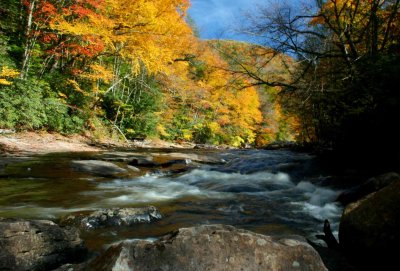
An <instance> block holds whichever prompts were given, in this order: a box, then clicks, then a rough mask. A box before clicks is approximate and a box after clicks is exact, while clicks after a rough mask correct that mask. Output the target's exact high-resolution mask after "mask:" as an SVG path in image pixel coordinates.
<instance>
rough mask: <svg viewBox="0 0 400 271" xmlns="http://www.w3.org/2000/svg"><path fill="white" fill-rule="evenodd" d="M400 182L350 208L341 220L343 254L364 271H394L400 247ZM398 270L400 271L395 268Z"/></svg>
mask: <svg viewBox="0 0 400 271" xmlns="http://www.w3.org/2000/svg"><path fill="white" fill-rule="evenodd" d="M399 229H400V182H398V181H396V182H393V183H392V184H390V185H388V186H387V187H385V188H383V189H381V190H379V191H378V192H375V193H372V194H370V195H368V196H366V197H364V198H363V199H361V200H359V201H357V202H355V203H352V204H349V205H348V206H347V207H346V209H345V210H344V212H343V215H342V218H341V220H340V228H339V241H340V246H341V248H342V249H343V251H344V252H345V253H346V254H347V255H348V257H349V258H350V259H352V260H354V262H355V263H357V265H358V266H360V267H362V268H363V269H362V270H392V268H390V266H396V265H397V264H398V262H397V261H398V259H397V257H398V246H399V243H400V230H399ZM395 269H396V268H395Z"/></svg>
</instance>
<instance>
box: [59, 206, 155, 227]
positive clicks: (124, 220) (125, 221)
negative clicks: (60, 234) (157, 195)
mask: <svg viewBox="0 0 400 271" xmlns="http://www.w3.org/2000/svg"><path fill="white" fill-rule="evenodd" d="M161 217H162V216H161V214H160V212H159V211H158V209H157V208H156V207H153V206H149V207H143V208H112V209H102V210H99V211H95V212H91V213H78V214H73V215H69V216H67V217H65V218H63V219H62V220H61V224H62V225H74V226H77V227H79V228H81V229H83V230H93V229H98V228H103V227H116V226H131V225H134V224H139V223H151V222H153V221H157V220H159V219H161Z"/></svg>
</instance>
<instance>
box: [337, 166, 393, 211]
mask: <svg viewBox="0 0 400 271" xmlns="http://www.w3.org/2000/svg"><path fill="white" fill-rule="evenodd" d="M397 181H400V175H399V174H397V173H395V172H389V173H385V174H382V175H380V176H377V177H373V178H371V179H369V180H368V181H366V182H365V183H363V184H361V185H359V186H356V187H354V188H353V189H350V190H347V191H344V192H343V193H341V194H340V195H339V196H338V199H337V201H339V202H340V203H342V204H343V205H347V204H349V203H351V202H355V201H357V200H359V199H361V198H363V197H364V196H366V195H368V194H371V193H373V192H376V191H379V190H380V189H382V188H384V187H386V186H388V185H390V184H391V183H393V182H397Z"/></svg>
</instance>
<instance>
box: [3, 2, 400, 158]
mask: <svg viewBox="0 0 400 271" xmlns="http://www.w3.org/2000/svg"><path fill="white" fill-rule="evenodd" d="M311 2H312V3H311V4H310V6H309V7H304V8H303V10H301V11H294V10H292V9H291V7H290V6H289V5H285V4H282V5H278V6H268V7H267V6H266V7H264V8H260V9H258V12H257V13H255V14H253V16H247V17H245V18H244V19H246V20H247V25H248V27H247V29H246V32H247V33H250V34H251V35H254V36H256V37H258V39H257V40H258V41H259V42H258V44H257V45H255V44H248V43H243V42H235V41H223V40H220V41H217V40H214V41H212V40H211V41H204V40H201V39H200V38H199V37H198V35H197V33H196V32H197V31H196V26H195V25H194V24H193V22H192V20H191V19H190V18H188V16H187V10H188V8H189V6H190V1H188V0H168V1H165V0H164V1H161V0H153V1H145V0H138V1H116V0H68V1H53V0H31V1H28V0H26V1H16V0H3V1H2V2H1V4H0V15H1V16H0V34H1V36H0V69H1V71H0V96H1V97H0V128H12V129H16V130H18V131H20V130H47V131H51V132H52V131H54V132H59V133H65V134H68V133H85V131H86V132H87V131H90V133H91V134H92V135H93V136H94V137H99V138H100V137H112V136H122V137H125V138H127V139H142V138H146V137H155V138H162V139H165V140H171V141H192V142H197V143H209V144H227V145H232V146H236V147H240V146H246V145H248V146H249V145H250V146H264V145H266V144H268V143H271V142H274V141H297V142H300V143H306V144H312V145H318V146H321V147H322V148H325V149H331V148H332V149H337V150H340V149H346V150H348V149H349V148H351V149H353V150H354V151H355V152H360V151H361V152H362V151H365V149H366V148H365V147H366V146H369V147H368V149H369V150H370V151H372V152H373V153H374V152H376V153H381V154H382V155H383V154H384V151H385V150H386V149H387V148H390V149H391V150H393V151H392V152H391V153H393V154H394V155H395V156H393V157H392V158H398V157H397V156H396V155H398V153H399V152H398V150H399V143H398V138H399V134H398V132H397V131H396V130H397V127H396V126H397V123H398V121H397V117H398V116H399V98H398V96H399V95H398V93H397V92H398V91H397V86H398V83H399V82H398V81H399V76H398V75H399V68H400V64H399V53H400V44H399V42H400V26H399V19H400V15H399V1H378V0H368V1H357V0H332V1H319V0H317V1H311ZM394 160H396V159H394Z"/></svg>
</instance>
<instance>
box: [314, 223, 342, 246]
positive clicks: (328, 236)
mask: <svg viewBox="0 0 400 271" xmlns="http://www.w3.org/2000/svg"><path fill="white" fill-rule="evenodd" d="M316 237H317V238H318V239H321V240H324V241H325V243H326V245H327V246H328V248H331V249H334V250H339V243H338V241H337V240H336V238H335V236H333V234H332V230H331V224H330V223H329V221H328V219H325V222H324V234H323V235H322V234H318V235H316Z"/></svg>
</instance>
